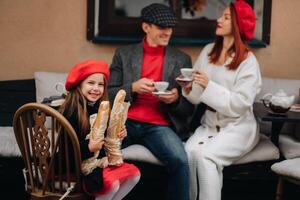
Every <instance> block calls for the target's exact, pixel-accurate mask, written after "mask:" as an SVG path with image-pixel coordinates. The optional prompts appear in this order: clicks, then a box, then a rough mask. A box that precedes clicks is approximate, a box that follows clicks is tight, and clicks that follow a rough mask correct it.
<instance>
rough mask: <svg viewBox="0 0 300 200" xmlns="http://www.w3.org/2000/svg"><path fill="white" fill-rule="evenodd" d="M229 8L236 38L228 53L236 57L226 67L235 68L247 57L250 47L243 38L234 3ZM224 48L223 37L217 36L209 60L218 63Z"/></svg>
mask: <svg viewBox="0 0 300 200" xmlns="http://www.w3.org/2000/svg"><path fill="white" fill-rule="evenodd" d="M229 8H230V13H231V25H232V34H233V38H234V43H233V45H232V46H231V47H230V48H229V50H228V51H227V52H226V53H227V54H228V55H231V54H232V53H234V57H233V59H232V61H231V63H229V64H228V65H226V67H228V69H229V70H235V69H237V68H238V66H239V65H240V64H241V62H243V60H244V59H245V58H246V56H247V53H248V52H249V47H248V45H247V44H246V43H245V40H244V39H242V38H241V35H240V31H239V27H238V23H237V15H236V11H235V9H234V7H233V4H232V3H231V4H230V6H229ZM222 48H223V37H222V36H217V37H216V40H215V45H214V47H213V48H212V50H211V52H210V53H209V54H208V56H209V61H210V62H211V63H214V64H216V63H217V62H218V60H219V58H220V56H221V52H222Z"/></svg>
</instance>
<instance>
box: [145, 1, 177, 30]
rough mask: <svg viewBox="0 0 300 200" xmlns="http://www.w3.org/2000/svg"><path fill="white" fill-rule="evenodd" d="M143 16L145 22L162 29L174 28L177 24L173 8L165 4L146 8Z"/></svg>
mask: <svg viewBox="0 0 300 200" xmlns="http://www.w3.org/2000/svg"><path fill="white" fill-rule="evenodd" d="M141 15H142V20H143V21H144V22H147V23H150V24H155V25H157V26H160V27H170V28H173V27H175V26H176V24H177V20H176V17H175V15H174V13H173V11H172V10H171V8H170V7H168V6H166V5H163V4H159V3H153V4H150V5H149V6H146V7H144V8H143V9H142V11H141Z"/></svg>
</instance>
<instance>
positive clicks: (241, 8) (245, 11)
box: [233, 0, 256, 40]
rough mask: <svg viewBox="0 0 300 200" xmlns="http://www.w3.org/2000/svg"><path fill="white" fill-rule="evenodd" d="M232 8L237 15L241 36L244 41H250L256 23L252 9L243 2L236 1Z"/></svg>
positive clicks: (240, 0) (241, 0)
mask: <svg viewBox="0 0 300 200" xmlns="http://www.w3.org/2000/svg"><path fill="white" fill-rule="evenodd" d="M233 6H234V9H235V12H236V15H237V21H238V26H239V29H240V34H241V36H242V37H243V38H245V39H246V40H251V39H252V38H253V34H254V30H255V22H256V19H255V13H254V11H253V9H252V8H251V6H250V5H249V4H247V3H246V2H244V1H243V0H238V1H236V2H235V3H234V4H233Z"/></svg>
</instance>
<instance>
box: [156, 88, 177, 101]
mask: <svg viewBox="0 0 300 200" xmlns="http://www.w3.org/2000/svg"><path fill="white" fill-rule="evenodd" d="M171 93H172V94H159V95H157V97H158V99H159V100H160V101H162V102H164V103H166V104H170V103H174V102H176V101H177V99H178V98H179V94H178V90H177V88H173V89H172V90H171Z"/></svg>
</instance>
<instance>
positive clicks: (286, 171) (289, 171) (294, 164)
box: [271, 158, 300, 180]
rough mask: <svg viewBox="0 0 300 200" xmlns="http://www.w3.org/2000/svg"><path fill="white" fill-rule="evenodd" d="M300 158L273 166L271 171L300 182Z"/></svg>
mask: <svg viewBox="0 0 300 200" xmlns="http://www.w3.org/2000/svg"><path fill="white" fill-rule="evenodd" d="M299 166H300V158H294V159H288V160H284V161H281V162H278V163H275V164H273V165H272V166H271V169H272V170H273V171H274V172H275V173H277V174H279V175H283V176H287V177H291V178H295V179H299V180H300V167H299Z"/></svg>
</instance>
